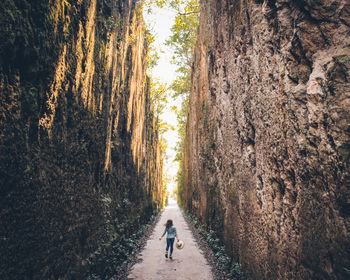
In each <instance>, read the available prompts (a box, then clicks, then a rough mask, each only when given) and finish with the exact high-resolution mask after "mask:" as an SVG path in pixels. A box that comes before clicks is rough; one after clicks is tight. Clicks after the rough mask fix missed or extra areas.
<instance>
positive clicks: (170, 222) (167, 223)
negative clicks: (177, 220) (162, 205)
mask: <svg viewBox="0 0 350 280" xmlns="http://www.w3.org/2000/svg"><path fill="white" fill-rule="evenodd" d="M172 226H173V220H168V221H167V222H166V224H165V227H167V228H170V227H172Z"/></svg>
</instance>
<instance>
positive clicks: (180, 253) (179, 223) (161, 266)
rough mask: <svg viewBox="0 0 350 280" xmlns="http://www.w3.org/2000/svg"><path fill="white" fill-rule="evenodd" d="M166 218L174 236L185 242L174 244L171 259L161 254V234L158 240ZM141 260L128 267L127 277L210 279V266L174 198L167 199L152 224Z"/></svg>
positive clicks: (179, 279)
mask: <svg viewBox="0 0 350 280" xmlns="http://www.w3.org/2000/svg"><path fill="white" fill-rule="evenodd" d="M167 219H172V220H173V222H174V226H175V227H176V229H177V232H178V236H179V238H180V239H181V240H183V241H184V242H185V247H184V248H183V249H182V250H178V249H176V248H175V244H174V253H173V260H170V259H166V258H165V256H164V253H165V245H166V240H165V237H164V238H163V239H162V240H161V241H159V239H158V238H159V237H160V236H161V235H162V233H163V231H164V224H165V223H166V221H167ZM140 258H141V259H142V261H140V262H138V263H136V264H135V265H134V266H133V267H132V268H131V271H130V274H129V276H128V279H129V280H131V279H134V280H162V279H164V280H176V279H177V280H195V279H200V280H212V279H213V276H212V273H211V267H210V266H209V265H208V263H207V261H206V260H205V258H204V256H203V254H202V252H201V251H200V249H199V247H198V245H197V243H196V242H195V240H194V237H193V235H192V232H191V231H190V229H189V228H188V226H187V223H186V221H185V219H184V218H183V216H182V213H181V211H180V209H179V207H178V206H177V204H176V202H174V201H171V202H170V204H169V206H168V207H166V208H165V211H164V212H163V213H162V216H161V218H160V220H159V222H158V223H157V225H156V226H155V228H154V231H153V233H152V235H151V237H150V239H149V240H148V241H147V244H146V246H145V248H144V249H143V251H142V252H141V253H140Z"/></svg>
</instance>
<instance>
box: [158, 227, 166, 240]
mask: <svg viewBox="0 0 350 280" xmlns="http://www.w3.org/2000/svg"><path fill="white" fill-rule="evenodd" d="M165 233H166V228H165V229H164V232H163V234H162V236H161V237H159V240H161V239H162V238H163V236H164V235H165Z"/></svg>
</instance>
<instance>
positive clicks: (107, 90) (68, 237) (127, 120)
mask: <svg viewBox="0 0 350 280" xmlns="http://www.w3.org/2000/svg"><path fill="white" fill-rule="evenodd" d="M145 51H146V47H145V36H144V25H143V21H142V17H141V16H140V11H139V7H138V6H137V4H136V1H132V0H123V1H111V0H106V1H97V0H81V1H66V0H54V1H41V0H40V1H39V0H35V1H16V0H4V1H1V4H0V62H1V65H0V67H1V68H0V205H1V208H0V248H1V254H0V278H1V279H87V278H88V276H89V275H90V276H91V275H92V274H95V275H97V276H98V275H100V276H101V275H102V276H104V277H106V278H107V277H108V275H110V273H112V272H113V271H112V270H113V269H115V266H116V264H118V262H120V261H122V260H123V258H124V257H125V252H126V251H127V250H129V249H130V248H129V247H127V246H129V245H128V244H129V243H130V242H129V243H128V242H125V239H127V238H128V237H129V236H130V235H131V234H134V233H135V232H136V231H137V229H138V228H139V227H140V226H141V225H142V224H143V223H145V222H146V221H147V220H148V218H149V217H150V215H151V214H152V212H153V211H154V210H155V209H156V208H158V207H159V206H160V205H161V204H162V201H163V194H162V190H161V174H162V165H161V155H160V152H161V149H160V143H159V140H158V132H157V129H156V125H155V119H154V118H153V111H152V108H151V105H150V103H149V101H148V98H147V94H148V88H147V82H146V75H145Z"/></svg>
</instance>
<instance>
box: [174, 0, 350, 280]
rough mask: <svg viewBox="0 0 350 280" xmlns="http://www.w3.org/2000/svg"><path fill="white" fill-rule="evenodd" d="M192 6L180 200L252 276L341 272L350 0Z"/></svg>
mask: <svg viewBox="0 0 350 280" xmlns="http://www.w3.org/2000/svg"><path fill="white" fill-rule="evenodd" d="M200 4H201V18H200V28H199V36H198V37H199V39H198V43H197V46H196V50H195V61H194V66H193V69H194V72H193V77H192V82H193V85H192V92H191V95H190V113H189V116H188V123H187V132H186V138H185V144H184V147H185V151H184V161H183V162H182V170H183V173H182V176H183V178H182V179H183V182H184V183H183V185H182V188H183V192H182V197H181V200H182V203H183V204H184V206H185V207H186V208H187V209H189V210H190V211H192V212H193V213H195V214H196V215H197V216H198V217H199V218H200V219H201V220H202V222H203V223H206V224H207V225H208V227H209V228H211V229H215V230H216V231H217V232H218V234H219V235H220V237H221V238H222V240H224V243H225V245H226V248H227V251H228V252H229V253H230V254H231V255H232V256H233V258H235V259H236V260H239V261H240V263H241V264H242V266H243V269H244V271H245V273H246V275H247V276H248V278H249V279H269V280H270V279H348V277H349V271H350V270H349V268H350V258H349V252H350V250H349V248H350V247H349V245H350V243H349V240H350V239H349V237H350V236H349V229H350V219H349V215H350V204H349V201H350V200H349V199H350V193H349V175H350V174H349V147H350V146H349V145H350V137H349V135H350V130H349V119H350V118H349V115H350V106H349V105H350V99H349V93H350V86H349V85H350V84H349V81H350V48H349V46H350V45H349V43H350V37H349V32H350V29H349V25H350V21H349V19H350V4H349V2H348V1H342V0H332V1H325V0H324V1H314V0H305V1H304V0H298V1H289V0H277V1H272V0H265V1H262V0H255V1H253V0H242V1H236V0H223V1H214V0H202V1H201V2H200Z"/></svg>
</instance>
